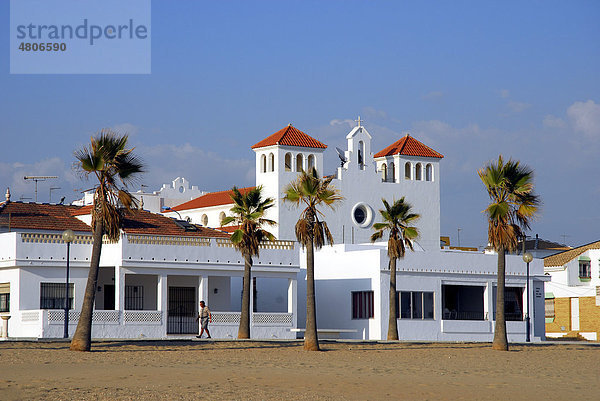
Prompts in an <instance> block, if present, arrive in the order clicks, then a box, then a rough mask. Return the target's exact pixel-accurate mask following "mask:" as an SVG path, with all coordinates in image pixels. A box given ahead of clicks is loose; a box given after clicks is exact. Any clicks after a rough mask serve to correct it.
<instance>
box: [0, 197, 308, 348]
mask: <svg viewBox="0 0 600 401" xmlns="http://www.w3.org/2000/svg"><path fill="white" fill-rule="evenodd" d="M90 210H91V207H89V206H88V207H76V206H67V205H49V204H37V203H21V202H10V200H9V197H8V196H7V201H6V202H4V203H0V316H2V317H5V318H7V317H10V320H9V325H8V332H3V333H2V335H8V336H10V337H26V338H55V337H62V335H63V325H64V306H65V295H67V294H66V292H67V291H66V290H65V286H66V285H65V281H66V280H65V276H66V252H67V246H66V244H65V243H64V242H63V240H62V236H61V234H62V231H63V230H65V229H67V228H69V229H72V230H73V231H74V232H75V234H76V239H75V241H74V242H73V243H72V244H71V245H70V257H69V261H70V280H69V282H70V284H69V285H70V288H69V301H68V302H69V306H70V311H69V321H70V324H69V333H70V334H71V335H72V334H73V332H74V330H75V327H76V324H77V321H78V318H79V311H80V310H81V306H82V302H83V295H84V290H85V285H86V281H87V275H88V271H89V264H90V261H89V259H90V255H91V249H92V237H91V228H90V226H89V224H90V222H91V216H90ZM243 270H244V261H243V258H242V257H241V255H240V253H239V252H238V251H236V250H235V249H234V248H233V247H232V244H231V242H230V241H229V238H228V234H226V233H223V232H220V231H217V230H211V229H207V228H204V227H198V226H195V225H191V224H188V223H187V222H185V221H176V220H174V219H171V218H168V217H164V216H162V215H158V214H154V213H150V212H148V211H145V210H136V211H134V212H133V213H132V214H129V215H128V216H127V217H126V218H125V221H124V226H123V229H122V234H121V238H120V240H119V241H118V242H117V243H109V242H105V243H104V245H103V247H102V255H101V260H100V272H99V277H98V287H97V294H96V303H95V311H94V315H93V325H92V337H94V338H180V337H184V338H185V337H188V338H189V337H193V336H194V335H196V334H198V323H197V321H196V316H197V311H198V304H199V301H200V300H205V301H206V302H207V304H208V305H209V307H210V308H211V310H212V316H213V323H212V325H211V327H210V330H211V334H212V336H213V337H215V338H235V337H236V336H237V330H238V325H239V319H240V308H241V282H242V276H243ZM298 272H299V262H298V248H297V245H296V244H295V243H294V242H292V241H277V242H275V243H269V244H266V245H264V246H262V247H261V250H260V258H255V265H254V268H253V277H254V296H253V297H251V307H252V310H253V313H252V316H251V335H252V337H253V338H293V337H295V333H294V332H293V331H292V329H294V328H295V327H297V326H296V322H297V317H296V313H295V311H296V299H297V294H296V289H297V284H296V282H297V275H298ZM266 288H268V291H267V290H265V289H266Z"/></svg>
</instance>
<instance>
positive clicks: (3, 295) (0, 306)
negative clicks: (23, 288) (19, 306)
mask: <svg viewBox="0 0 600 401" xmlns="http://www.w3.org/2000/svg"><path fill="white" fill-rule="evenodd" d="M9 311H10V283H0V312H9Z"/></svg>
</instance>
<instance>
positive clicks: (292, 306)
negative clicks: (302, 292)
mask: <svg viewBox="0 0 600 401" xmlns="http://www.w3.org/2000/svg"><path fill="white" fill-rule="evenodd" d="M297 309H298V280H297V279H295V278H290V279H288V313H291V314H292V327H294V328H296V327H298V310H297Z"/></svg>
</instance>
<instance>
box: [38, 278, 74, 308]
mask: <svg viewBox="0 0 600 401" xmlns="http://www.w3.org/2000/svg"><path fill="white" fill-rule="evenodd" d="M68 302H69V309H73V283H69V300H68ZM40 309H65V283H40Z"/></svg>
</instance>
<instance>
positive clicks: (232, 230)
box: [217, 225, 241, 233]
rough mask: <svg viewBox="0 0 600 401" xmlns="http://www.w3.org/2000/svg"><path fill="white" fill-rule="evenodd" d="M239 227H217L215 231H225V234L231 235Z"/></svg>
mask: <svg viewBox="0 0 600 401" xmlns="http://www.w3.org/2000/svg"><path fill="white" fill-rule="evenodd" d="M240 227H241V226H240V225H237V226H225V227H219V228H217V230H221V231H225V232H226V233H232V232H234V231H235V230H237V229H238V228H240Z"/></svg>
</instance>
